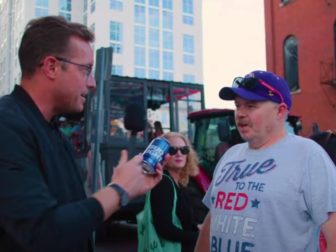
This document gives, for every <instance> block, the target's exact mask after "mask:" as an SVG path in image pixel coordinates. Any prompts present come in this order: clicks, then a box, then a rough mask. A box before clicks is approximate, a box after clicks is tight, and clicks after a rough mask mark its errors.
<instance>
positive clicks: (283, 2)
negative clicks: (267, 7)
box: [280, 0, 290, 5]
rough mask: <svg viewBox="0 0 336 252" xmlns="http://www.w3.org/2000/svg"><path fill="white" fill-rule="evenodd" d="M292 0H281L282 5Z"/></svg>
mask: <svg viewBox="0 0 336 252" xmlns="http://www.w3.org/2000/svg"><path fill="white" fill-rule="evenodd" d="M289 2H290V0H280V3H281V4H282V5H285V4H288V3H289Z"/></svg>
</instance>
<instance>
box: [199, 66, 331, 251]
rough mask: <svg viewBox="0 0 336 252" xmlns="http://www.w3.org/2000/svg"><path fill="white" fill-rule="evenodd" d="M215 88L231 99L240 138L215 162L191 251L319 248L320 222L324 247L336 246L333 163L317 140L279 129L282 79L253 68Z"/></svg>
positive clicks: (284, 97) (287, 98) (284, 103)
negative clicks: (203, 214) (204, 210)
mask: <svg viewBox="0 0 336 252" xmlns="http://www.w3.org/2000/svg"><path fill="white" fill-rule="evenodd" d="M219 96H220V97H221V98H222V99H223V100H234V101H235V105H236V111H235V120H236V124H237V127H238V130H239V132H240V134H241V137H242V138H243V139H244V140H245V141H246V142H245V143H242V144H238V145H235V146H233V147H231V148H230V149H229V150H228V151H227V152H225V154H224V155H223V156H222V157H221V159H220V161H219V162H218V164H217V167H216V169H215V172H214V175H213V180H212V183H211V185H210V187H209V190H208V191H207V193H206V195H205V197H204V199H203V202H204V203H205V204H206V205H207V207H208V208H209V209H210V211H209V214H208V215H207V217H206V218H205V221H204V224H203V227H202V230H201V232H200V235H199V238H198V242H197V245H196V250H195V251H199V252H205V251H211V252H224V251H225V252H248V251H251V252H252V251H258V252H266V251H267V252H285V251H286V252H294V251H297V252H299V251H300V252H305V251H319V244H318V237H319V231H320V230H321V231H322V232H323V234H324V235H325V237H326V239H327V244H328V250H327V251H336V213H335V212H336V170H335V165H334V164H333V162H332V161H331V159H330V158H329V156H328V155H327V153H326V152H325V151H324V150H323V149H322V148H321V147H320V146H319V145H318V144H316V143H315V142H313V141H312V140H310V139H307V138H303V137H300V136H296V135H293V134H289V133H287V132H286V127H285V122H286V118H287V116H288V111H289V110H290V108H291V105H292V100H291V94H290V90H289V87H288V84H287V82H286V81H285V80H284V79H282V78H281V77H279V76H277V75H275V74H273V73H271V72H266V71H254V72H251V73H249V74H247V75H246V76H245V77H243V78H241V77H238V78H235V79H234V81H233V85H232V87H224V88H222V89H221V90H220V92H219Z"/></svg>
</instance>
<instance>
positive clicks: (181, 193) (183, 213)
mask: <svg viewBox="0 0 336 252" xmlns="http://www.w3.org/2000/svg"><path fill="white" fill-rule="evenodd" d="M165 174H166V175H168V176H169V173H168V172H165ZM171 180H173V179H172V178H171ZM171 180H170V179H169V178H168V177H166V176H163V178H162V180H161V181H160V183H159V184H158V185H157V186H156V187H154V188H153V189H152V191H151V198H150V199H151V207H152V215H153V224H154V227H155V230H156V232H157V233H158V235H160V236H161V237H163V238H165V239H167V240H172V241H177V242H180V243H181V245H182V252H192V251H194V247H195V244H196V240H197V236H198V228H197V224H196V221H195V219H194V213H193V209H192V206H191V204H190V200H189V196H188V192H187V191H186V189H185V188H184V187H182V186H180V187H179V186H177V184H176V183H175V182H174V184H173V183H172V182H171ZM173 186H174V187H175V189H176V194H177V202H176V216H177V217H178V218H179V220H180V222H181V225H182V228H183V229H180V228H178V227H176V226H175V225H174V224H173V217H172V210H173V204H174V187H173Z"/></svg>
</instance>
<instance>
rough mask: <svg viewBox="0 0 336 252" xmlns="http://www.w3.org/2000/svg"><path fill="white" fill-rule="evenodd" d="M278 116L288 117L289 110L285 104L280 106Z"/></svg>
mask: <svg viewBox="0 0 336 252" xmlns="http://www.w3.org/2000/svg"><path fill="white" fill-rule="evenodd" d="M278 114H279V116H281V117H287V115H288V108H287V105H286V104H285V103H280V104H279V106H278Z"/></svg>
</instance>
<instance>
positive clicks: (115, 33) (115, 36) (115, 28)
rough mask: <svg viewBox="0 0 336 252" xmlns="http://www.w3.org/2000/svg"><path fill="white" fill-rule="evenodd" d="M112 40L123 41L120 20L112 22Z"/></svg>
mask: <svg viewBox="0 0 336 252" xmlns="http://www.w3.org/2000/svg"><path fill="white" fill-rule="evenodd" d="M110 40H113V41H119V42H121V41H122V24H121V23H119V22H114V21H111V22H110Z"/></svg>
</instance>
